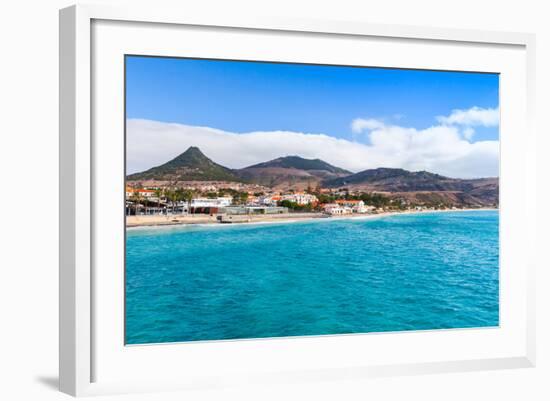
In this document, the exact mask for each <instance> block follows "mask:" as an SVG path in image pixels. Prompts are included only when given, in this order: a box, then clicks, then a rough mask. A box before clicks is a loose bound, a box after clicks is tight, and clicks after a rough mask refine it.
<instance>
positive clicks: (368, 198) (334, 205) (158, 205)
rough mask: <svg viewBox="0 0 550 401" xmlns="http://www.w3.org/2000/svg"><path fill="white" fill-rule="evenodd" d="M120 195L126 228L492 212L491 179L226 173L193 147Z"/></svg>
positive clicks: (396, 173) (296, 170) (266, 167)
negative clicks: (474, 211)
mask: <svg viewBox="0 0 550 401" xmlns="http://www.w3.org/2000/svg"><path fill="white" fill-rule="evenodd" d="M125 192H126V196H125V214H126V225H127V226H128V227H132V226H150V225H167V224H212V223H247V222H266V221H282V220H295V219H307V218H338V217H346V218H350V217H360V216H368V215H380V214H388V213H405V212H408V213H412V212H423V211H430V210H432V211H433V210H457V209H475V208H486V207H490V208H495V207H498V180H495V179H492V178H485V179H472V180H461V179H453V178H448V177H444V176H441V175H437V174H433V173H429V172H426V171H418V172H410V171H407V170H403V169H392V168H377V169H370V170H364V171H361V172H358V173H352V172H350V171H347V170H344V169H342V168H339V167H336V166H333V165H331V164H329V163H326V162H324V161H323V160H320V159H306V158H303V157H299V156H284V157H279V158H277V159H273V160H269V161H267V162H263V163H259V164H256V165H252V166H248V167H246V168H242V169H229V168H227V167H224V166H222V165H220V164H217V163H216V162H214V161H213V160H211V159H209V158H208V157H207V156H206V155H205V154H204V153H202V151H201V150H200V149H199V148H198V147H194V146H191V147H189V148H188V149H187V150H186V151H185V152H183V153H181V154H180V155H178V156H177V157H176V158H174V159H172V160H169V161H167V162H166V163H164V164H162V165H159V166H155V167H152V168H150V169H148V170H146V171H142V172H138V173H133V174H129V175H128V176H127V177H126V191H125Z"/></svg>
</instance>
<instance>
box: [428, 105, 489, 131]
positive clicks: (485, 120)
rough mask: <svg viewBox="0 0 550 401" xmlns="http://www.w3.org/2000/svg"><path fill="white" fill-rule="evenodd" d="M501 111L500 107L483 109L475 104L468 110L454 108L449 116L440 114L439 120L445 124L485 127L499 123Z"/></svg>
mask: <svg viewBox="0 0 550 401" xmlns="http://www.w3.org/2000/svg"><path fill="white" fill-rule="evenodd" d="M499 120H500V113H499V109H498V107H497V108H494V109H483V108H481V107H477V106H474V107H472V108H470V109H467V110H459V109H456V110H453V111H452V113H451V114H450V115H448V116H438V117H437V121H438V122H439V123H440V124H445V125H466V126H470V127H471V126H477V125H482V126H484V127H496V126H498V124H499Z"/></svg>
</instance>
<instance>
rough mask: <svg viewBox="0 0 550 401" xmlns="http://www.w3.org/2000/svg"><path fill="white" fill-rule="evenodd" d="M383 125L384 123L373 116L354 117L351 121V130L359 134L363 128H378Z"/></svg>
mask: <svg viewBox="0 0 550 401" xmlns="http://www.w3.org/2000/svg"><path fill="white" fill-rule="evenodd" d="M383 126H384V123H383V122H382V121H379V120H375V119H374V118H368V119H364V118H356V119H354V120H353V121H352V122H351V131H352V132H353V133H354V134H360V133H361V132H364V131H365V130H369V131H370V130H373V129H379V128H382V127H383Z"/></svg>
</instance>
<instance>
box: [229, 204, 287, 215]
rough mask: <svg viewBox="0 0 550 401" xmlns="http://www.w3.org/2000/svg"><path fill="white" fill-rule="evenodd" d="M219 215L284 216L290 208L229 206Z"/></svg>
mask: <svg viewBox="0 0 550 401" xmlns="http://www.w3.org/2000/svg"><path fill="white" fill-rule="evenodd" d="M218 213H219V214H228V215H246V214H283V213H288V208H286V207H282V206H250V205H246V206H227V207H222V208H220V209H219V210H218Z"/></svg>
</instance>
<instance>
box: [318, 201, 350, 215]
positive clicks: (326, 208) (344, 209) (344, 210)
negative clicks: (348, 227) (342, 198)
mask: <svg viewBox="0 0 550 401" xmlns="http://www.w3.org/2000/svg"><path fill="white" fill-rule="evenodd" d="M323 212H325V213H327V214H330V215H331V216H342V215H346V214H352V213H353V209H352V208H350V207H349V206H341V205H339V204H338V203H327V204H325V205H323Z"/></svg>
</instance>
